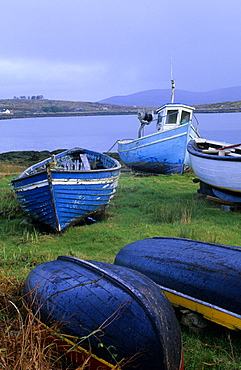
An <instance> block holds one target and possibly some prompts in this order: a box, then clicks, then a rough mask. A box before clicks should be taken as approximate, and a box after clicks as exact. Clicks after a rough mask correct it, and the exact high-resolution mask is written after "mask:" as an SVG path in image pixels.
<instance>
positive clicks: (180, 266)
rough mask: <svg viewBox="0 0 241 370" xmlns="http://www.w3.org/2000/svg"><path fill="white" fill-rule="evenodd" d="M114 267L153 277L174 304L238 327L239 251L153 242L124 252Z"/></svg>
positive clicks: (176, 240)
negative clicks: (125, 268)
mask: <svg viewBox="0 0 241 370" xmlns="http://www.w3.org/2000/svg"><path fill="white" fill-rule="evenodd" d="M115 264H117V265H121V266H126V267H129V268H132V269H135V270H137V271H140V272H142V273H143V274H145V275H147V276H148V277H150V278H151V279H153V280H154V281H155V282H156V283H158V284H159V285H160V286H162V287H163V289H165V290H166V291H167V296H168V297H169V298H170V300H171V302H172V303H173V304H174V305H179V306H183V307H187V308H190V309H192V310H194V311H197V312H200V313H202V314H203V315H204V316H205V317H206V318H208V319H209V320H211V321H215V322H217V323H218V324H221V325H224V326H227V327H229V328H231V329H241V275H240V271H241V248H237V247H232V246H224V245H219V244H212V243H204V242H200V241H195V240H190V239H181V238H167V237H163V238H162V237H159V238H151V239H144V240H141V241H137V242H134V243H131V244H129V245H127V246H125V247H124V248H122V249H121V250H120V251H119V253H118V254H117V255H116V258H115ZM168 289H170V290H171V291H170V292H169V291H168ZM173 291H175V292H176V293H175V294H174V293H173Z"/></svg>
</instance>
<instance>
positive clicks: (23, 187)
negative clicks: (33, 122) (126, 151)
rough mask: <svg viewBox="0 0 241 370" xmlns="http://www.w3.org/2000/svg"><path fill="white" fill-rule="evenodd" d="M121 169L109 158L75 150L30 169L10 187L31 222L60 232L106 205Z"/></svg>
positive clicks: (115, 161) (88, 151)
mask: <svg viewBox="0 0 241 370" xmlns="http://www.w3.org/2000/svg"><path fill="white" fill-rule="evenodd" d="M120 169H121V165H120V163H119V162H118V161H117V160H116V159H114V158H111V157H110V156H107V155H105V154H102V153H98V152H93V151H90V150H87V149H82V148H74V149H70V150H67V151H64V152H62V153H59V154H57V155H56V156H52V157H50V158H47V159H46V160H44V161H41V162H39V163H37V164H35V165H33V166H31V167H29V168H28V169H26V170H25V171H24V172H23V173H22V174H21V175H20V176H19V177H17V178H15V179H13V180H12V185H13V188H14V191H15V194H16V197H17V199H18V201H19V203H20V205H21V207H22V209H23V210H24V211H25V212H26V213H27V214H28V215H29V216H30V217H31V218H32V219H34V220H37V221H39V222H41V223H42V224H44V225H47V226H49V227H50V228H51V229H53V230H54V231H55V232H58V233H61V232H63V231H64V230H66V229H67V228H68V227H69V226H70V225H74V224H76V223H78V222H80V221H81V220H82V219H85V218H87V217H88V216H90V215H93V213H96V212H100V211H103V210H104V209H105V208H106V207H107V206H108V204H109V202H110V200H111V198H112V197H113V196H114V194H115V192H116V188H117V185H118V179H119V175H120Z"/></svg>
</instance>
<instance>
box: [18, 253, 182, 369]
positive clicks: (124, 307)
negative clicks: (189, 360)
mask: <svg viewBox="0 0 241 370" xmlns="http://www.w3.org/2000/svg"><path fill="white" fill-rule="evenodd" d="M23 294H24V296H25V299H26V301H27V302H28V304H29V305H30V306H31V308H32V309H33V310H34V312H35V313H36V315H40V319H41V320H42V321H43V322H44V323H46V324H47V325H49V326H51V325H52V324H54V323H59V324H60V329H61V331H62V332H63V333H66V334H70V335H73V336H76V337H78V338H82V341H81V345H82V346H83V347H84V346H85V347H86V348H87V349H89V347H91V348H92V353H94V354H95V355H97V356H98V357H100V358H102V359H104V360H106V361H108V362H110V363H113V359H114V358H115V361H120V360H121V359H123V358H124V359H126V360H128V359H131V358H132V356H135V355H137V357H136V358H134V359H131V363H130V364H129V366H137V365H138V369H140V370H148V369H150V370H151V369H152V370H153V369H160V370H174V369H175V370H176V369H181V368H182V366H183V365H182V343H181V335H180V329H179V326H178V322H177V320H176V317H175V314H174V311H173V309H172V307H171V305H170V303H169V301H168V300H167V298H166V296H165V295H164V293H163V292H162V291H161V289H160V288H159V287H158V285H157V284H155V283H154V282H153V281H151V280H150V279H149V278H147V277H146V276H144V275H142V274H140V273H138V272H137V271H133V270H130V269H128V268H125V267H120V266H115V265H112V264H108V263H101V262H92V261H91V262H87V261H83V260H79V259H77V258H73V257H66V256H60V257H58V259H57V260H55V261H51V262H47V263H44V264H42V265H40V266H37V267H36V268H35V269H34V270H32V271H31V273H30V274H29V276H28V278H27V280H26V282H25V286H24V290H23ZM108 348H109V350H108ZM110 352H112V353H113V355H116V356H111V355H110ZM115 361H114V363H115Z"/></svg>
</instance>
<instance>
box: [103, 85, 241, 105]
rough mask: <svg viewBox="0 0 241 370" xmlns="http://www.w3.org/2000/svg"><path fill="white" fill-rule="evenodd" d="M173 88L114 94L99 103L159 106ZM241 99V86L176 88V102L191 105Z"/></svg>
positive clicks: (166, 100) (163, 102)
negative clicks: (193, 88)
mask: <svg viewBox="0 0 241 370" xmlns="http://www.w3.org/2000/svg"><path fill="white" fill-rule="evenodd" d="M170 99H171V89H153V90H146V91H141V92H138V93H134V94H130V95H120V96H112V97H110V98H107V99H103V100H100V101H99V103H104V104H117V105H124V106H125V105H128V106H148V107H159V106H161V105H163V104H165V103H168V102H170ZM237 100H241V86H235V87H228V88H223V89H216V90H211V91H206V92H192V91H185V90H178V89H176V90H175V102H177V103H184V104H187V105H188V104H189V105H200V104H213V103H219V102H227V101H237Z"/></svg>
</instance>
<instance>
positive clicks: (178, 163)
mask: <svg viewBox="0 0 241 370" xmlns="http://www.w3.org/2000/svg"><path fill="white" fill-rule="evenodd" d="M196 135H197V133H196V132H195V131H194V129H193V128H192V126H191V125H190V124H188V123H186V124H184V125H182V126H178V127H176V128H173V129H170V130H166V131H159V132H156V133H154V134H152V135H147V136H144V137H141V138H139V139H136V140H119V141H118V153H119V156H120V159H121V160H122V161H123V162H124V163H125V164H126V165H127V166H128V167H130V168H131V169H133V170H135V171H141V172H142V171H143V172H152V173H160V174H171V173H183V172H184V170H185V166H189V157H188V153H187V151H186V148H187V143H188V141H189V140H190V138H193V137H195V136H196Z"/></svg>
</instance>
